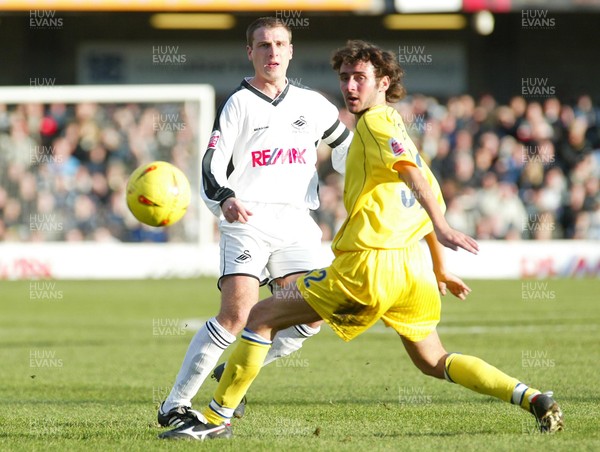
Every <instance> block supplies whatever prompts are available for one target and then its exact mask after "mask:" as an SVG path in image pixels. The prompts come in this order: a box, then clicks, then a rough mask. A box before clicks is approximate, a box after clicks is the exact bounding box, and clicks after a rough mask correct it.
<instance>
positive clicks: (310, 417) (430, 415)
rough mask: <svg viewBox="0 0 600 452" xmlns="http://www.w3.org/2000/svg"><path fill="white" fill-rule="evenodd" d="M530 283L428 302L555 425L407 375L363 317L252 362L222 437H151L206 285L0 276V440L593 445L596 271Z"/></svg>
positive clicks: (407, 367) (202, 314) (205, 392)
mask: <svg viewBox="0 0 600 452" xmlns="http://www.w3.org/2000/svg"><path fill="white" fill-rule="evenodd" d="M538 283H539V282H538ZM542 283H543V284H542V285H541V286H535V287H533V288H532V287H531V286H525V287H524V286H523V284H524V283H522V282H521V281H472V282H471V286H472V288H473V293H472V295H471V297H470V299H469V300H468V301H466V302H460V301H458V300H456V299H451V298H449V297H447V298H446V299H445V300H444V304H443V319H442V323H441V326H440V335H441V337H442V340H443V341H444V344H445V346H446V348H447V349H448V350H450V351H461V352H463V353H469V354H473V355H477V356H479V357H481V358H483V359H485V360H487V361H488V362H490V363H492V364H494V365H496V366H498V367H499V368H501V369H503V370H504V371H506V372H507V373H509V374H511V375H514V376H515V377H517V378H520V379H521V380H523V381H525V382H528V383H530V384H532V385H533V386H536V387H539V388H540V389H542V390H548V389H552V390H554V391H555V394H556V398H557V400H558V401H559V402H560V404H561V406H562V408H563V411H564V412H565V418H566V431H564V432H562V433H560V434H557V435H551V436H550V435H540V434H534V433H532V429H533V427H534V420H533V417H532V416H531V415H529V414H528V413H525V412H524V411H522V410H520V409H518V408H517V407H514V406H511V405H509V404H506V403H503V402H500V401H497V400H495V399H491V398H489V397H485V396H482V395H479V394H474V393H471V392H470V391H468V390H466V389H463V388H461V387H457V386H456V385H452V384H449V383H446V382H443V381H437V380H434V379H432V378H428V377H425V376H423V375H421V374H420V373H419V372H418V371H417V370H416V369H415V368H414V367H413V365H412V364H411V363H410V361H409V359H408V358H407V356H406V354H405V353H404V350H403V349H402V346H401V342H400V340H399V339H398V338H397V336H396V335H395V334H394V333H393V332H392V331H391V330H387V329H385V328H384V327H383V326H379V325H377V326H376V327H374V328H373V329H372V330H371V331H369V332H367V333H366V334H364V335H362V336H361V337H359V338H357V339H356V340H355V341H352V342H350V343H348V344H346V343H344V342H343V341H342V340H340V339H338V338H337V336H335V335H334V334H333V333H332V332H331V330H329V329H328V328H326V327H324V328H323V332H322V333H321V334H319V336H318V337H316V338H314V339H311V340H310V341H308V342H307V343H306V345H305V347H304V348H303V349H302V350H301V351H300V352H298V353H297V354H296V355H294V356H293V357H291V358H288V359H287V360H286V359H284V360H282V361H281V364H280V365H277V364H273V365H271V366H269V367H267V368H265V369H264V371H263V372H262V373H261V375H260V376H259V378H258V379H257V381H256V382H255V384H254V386H253V387H252V388H251V390H250V393H249V400H250V403H249V407H248V411H247V416H246V417H245V418H244V419H242V420H240V421H237V422H235V423H234V434H235V438H234V439H233V440H231V441H213V442H205V443H203V444H199V443H196V442H166V441H160V440H158V439H156V436H157V434H158V433H160V432H161V431H162V430H161V429H160V428H159V427H158V425H157V424H156V408H157V404H158V401H159V400H161V399H163V398H164V397H165V396H166V393H167V392H168V391H169V389H170V387H171V384H172V383H173V380H174V377H175V374H176V373H177V370H178V369H179V366H180V363H181V360H182V358H183V355H184V353H185V350H186V349H187V345H188V343H189V340H190V338H191V337H192V335H193V331H192V330H191V329H180V328H179V326H177V325H176V324H177V323H178V322H179V321H181V322H184V323H186V322H187V323H188V324H189V326H194V325H195V323H192V322H190V321H189V319H206V318H208V317H210V316H212V315H214V314H215V313H216V310H217V308H218V297H219V294H218V292H217V290H216V287H215V281H214V280H208V279H201V280H165V281H155V280H150V281H85V282H75V281H52V282H47V281H46V282H37V283H30V282H0V308H1V310H0V348H1V350H2V355H1V356H2V361H1V363H0V382H1V383H2V384H1V385H0V402H1V405H0V406H1V410H0V450H40V451H42V450H43V451H46V450H56V451H73V450H102V451H110V450H127V451H138V450H139V451H150V450H159V449H161V450H197V449H198V448H201V449H202V450H250V451H261V450H264V451H280V450H281V451H283V450H285V451H288V450H289V451H305V450H323V451H334V450H335V451H355V450H359V451H360V450H369V451H382V450H415V451H423V450H438V451H439V450H444V451H445V450H461V451H462V450H507V451H508V450H531V449H543V450H557V451H559V450H577V451H580V450H590V451H591V450H600V433H599V432H598V425H599V421H600V415H599V414H598V411H599V407H600V387H599V385H598V383H597V381H598V370H599V369H600V366H599V364H598V363H599V362H600V347H599V346H598V344H599V342H598V337H599V333H600V326H599V325H600V308H599V305H598V293H599V289H600V284H599V281H598V280H596V279H581V280H548V281H544V282H542ZM44 284H47V285H46V286H44ZM530 284H532V283H531V282H530ZM524 291H525V292H530V293H529V294H523V292H524ZM36 295H41V296H45V297H54V299H52V298H51V299H37V298H34V297H36ZM528 295H529V296H528ZM532 296H533V299H532V298H531V297H532ZM173 325H175V326H173ZM32 360H33V361H32ZM524 360H525V361H524ZM528 360H530V361H528ZM214 387H215V384H214V382H213V381H211V380H208V381H207V382H206V383H205V385H204V387H203V388H202V390H201V392H200V393H199V394H198V396H197V397H196V399H195V406H196V407H197V408H202V407H203V406H204V404H205V403H206V402H207V401H208V400H209V399H210V396H211V394H212V391H213V389H214Z"/></svg>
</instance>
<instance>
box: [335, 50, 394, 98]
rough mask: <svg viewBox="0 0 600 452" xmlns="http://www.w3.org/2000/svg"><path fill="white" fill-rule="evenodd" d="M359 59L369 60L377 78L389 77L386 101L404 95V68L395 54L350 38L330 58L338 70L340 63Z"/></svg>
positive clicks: (353, 61)
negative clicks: (344, 45)
mask: <svg viewBox="0 0 600 452" xmlns="http://www.w3.org/2000/svg"><path fill="white" fill-rule="evenodd" d="M359 61H365V62H368V61H370V62H371V64H372V65H373V67H374V68H375V76H376V77H377V78H381V77H384V76H386V75H387V76H388V77H389V78H390V87H389V88H388V90H387V91H386V93H385V100H386V101H388V102H390V103H394V102H398V101H399V100H400V99H402V98H403V97H404V96H405V95H406V90H405V89H404V86H402V77H403V76H404V70H403V69H402V68H401V67H400V63H398V60H397V59H396V55H394V53H393V52H390V51H388V50H383V49H380V48H379V47H377V46H376V45H375V44H371V43H369V42H365V41H361V40H359V39H351V40H349V41H348V42H346V47H342V48H341V49H338V50H336V51H335V53H334V54H333V57H332V58H331V66H332V67H333V70H334V71H336V72H339V70H340V67H341V66H342V64H344V63H346V64H355V63H357V62H359Z"/></svg>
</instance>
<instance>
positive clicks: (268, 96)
mask: <svg viewBox="0 0 600 452" xmlns="http://www.w3.org/2000/svg"><path fill="white" fill-rule="evenodd" d="M246 37H247V53H248V59H249V60H250V61H252V64H253V66H254V71H255V74H254V76H253V77H249V78H245V79H244V80H243V81H242V83H241V85H240V86H239V87H238V88H237V89H236V90H235V91H234V92H233V93H232V94H231V95H230V96H229V97H228V98H227V99H226V100H225V102H224V103H223V104H222V105H221V107H220V108H219V110H218V112H217V116H216V119H215V123H214V127H213V132H212V136H211V139H210V142H209V144H208V149H207V151H206V154H205V156H204V158H203V160H202V176H203V177H202V197H203V199H204V201H205V202H206V204H207V206H208V207H209V208H210V209H211V211H212V212H213V213H214V214H215V215H217V216H218V217H219V230H220V233H221V241H220V248H221V277H220V279H219V282H218V286H219V288H220V290H221V309H220V311H219V313H218V315H217V316H216V317H213V318H211V319H210V320H208V321H207V322H206V323H205V324H204V325H203V326H202V327H201V328H200V329H199V330H198V332H197V333H196V334H195V336H194V337H193V339H192V341H191V343H190V345H189V347H188V350H187V353H186V355H185V358H184V361H183V364H182V366H181V369H180V371H179V373H178V375H177V379H176V381H175V384H174V386H173V388H172V390H171V392H170V394H169V396H168V397H167V399H166V400H165V401H164V402H163V403H162V405H161V407H160V409H159V412H158V422H159V424H161V425H162V426H173V427H178V426H180V425H183V424H184V423H185V422H187V421H188V420H190V419H193V418H196V417H197V412H196V411H195V410H193V409H192V408H191V400H192V398H193V397H194V396H195V395H196V393H197V392H198V390H199V389H200V386H201V385H202V383H203V382H204V380H205V379H206V377H207V376H208V375H209V373H210V372H211V370H212V369H213V368H214V367H215V365H217V363H218V360H219V358H220V356H221V354H222V353H223V352H224V351H225V349H226V348H227V347H228V346H229V345H231V344H232V343H233V342H234V340H235V338H236V335H237V334H238V333H239V332H240V331H241V330H242V329H243V327H244V326H245V324H246V321H247V319H248V314H249V312H250V309H251V308H252V307H253V306H254V305H255V304H256V303H257V302H258V300H259V287H260V285H262V284H265V283H267V282H269V283H270V284H271V288H272V290H273V291H274V293H275V294H277V291H278V289H280V288H283V287H286V286H289V285H290V284H292V283H293V282H294V281H295V280H296V279H297V278H298V277H299V276H300V275H302V274H304V273H306V272H307V271H310V270H312V269H314V268H319V267H321V266H323V265H326V264H327V262H326V263H323V262H322V257H321V256H322V254H321V230H320V228H319V227H318V226H317V224H316V223H315V222H314V220H313V219H312V218H311V216H310V213H309V211H310V210H312V209H316V208H317V207H318V206H319V199H318V175H317V171H316V162H317V152H316V149H317V146H318V145H319V143H320V142H321V141H323V142H324V143H326V144H327V145H329V146H330V147H331V148H332V161H333V166H334V168H336V169H337V170H339V171H340V172H342V171H343V168H344V159H345V155H346V152H347V150H348V146H349V145H350V142H351V141H352V133H351V132H350V131H349V130H348V129H347V128H346V127H345V126H344V125H343V124H342V123H341V122H340V121H339V119H338V110H337V108H336V107H335V106H334V105H333V104H331V103H330V102H329V101H328V100H327V99H325V97H323V96H322V95H321V94H319V93H317V92H315V91H311V90H310V89H307V88H304V87H298V86H294V85H291V84H290V83H289V82H288V80H287V78H286V72H287V68H288V65H289V61H290V60H291V59H292V54H293V47H292V44H291V30H290V29H289V27H288V26H287V25H286V24H285V23H283V22H282V21H281V20H280V19H277V18H270V17H263V18H260V19H257V20H256V21H254V22H253V23H252V24H251V25H250V26H249V27H248V29H247V32H246ZM320 323H321V322H318V323H314V324H310V325H296V326H294V327H290V328H288V329H286V330H283V331H280V332H279V333H278V334H277V336H276V337H275V338H274V340H273V347H272V348H271V351H270V352H269V355H267V358H266V359H265V364H268V363H270V362H272V361H273V360H275V359H277V358H279V357H282V356H287V355H289V354H290V353H293V352H294V351H296V350H298V349H299V348H300V347H301V346H302V342H303V341H304V340H305V339H306V338H308V337H310V336H312V335H314V334H316V333H317V332H318V331H319V327H320ZM221 372H222V368H221ZM215 374H217V371H216V370H215ZM239 408H243V406H240V407H239ZM242 414H243V411H241V412H239V413H238V415H239V416H241V415H242Z"/></svg>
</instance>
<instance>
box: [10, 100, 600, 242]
mask: <svg viewBox="0 0 600 452" xmlns="http://www.w3.org/2000/svg"><path fill="white" fill-rule="evenodd" d="M395 107H396V108H397V109H398V111H399V112H400V114H401V115H402V117H403V119H404V122H405V124H406V128H407V132H408V134H409V135H410V136H411V138H412V139H413V141H414V142H415V144H416V145H417V147H418V148H419V149H420V150H421V153H422V157H423V158H424V159H425V160H426V161H427V163H428V164H429V165H430V166H431V168H432V170H433V172H434V174H435V175H436V177H437V178H438V180H439V181H440V184H441V186H442V191H443V194H444V198H445V200H446V204H447V212H446V216H447V219H448V222H449V223H450V225H451V226H453V227H455V228H457V229H459V230H461V231H463V232H465V233H467V234H470V235H472V236H473V237H476V238H477V239H510V240H520V239H536V240H545V239H600V193H599V192H600V190H599V188H600V187H599V186H600V183H599V180H600V108H598V107H597V106H595V105H594V104H593V102H592V99H591V98H590V97H589V96H587V95H582V96H580V97H579V98H578V99H577V100H576V101H575V102H574V103H572V104H569V103H563V102H561V101H560V100H559V99H556V98H548V99H544V100H541V101H538V100H528V99H524V98H523V97H519V96H517V97H514V98H512V99H511V100H510V101H509V102H508V104H507V105H502V104H499V103H498V102H497V101H496V100H495V99H494V98H493V97H492V96H491V95H485V96H482V97H480V98H479V99H477V100H476V99H474V98H473V97H471V96H469V95H461V96H457V97H453V98H450V99H448V101H447V102H445V103H442V102H440V101H438V100H436V99H435V98H432V97H425V96H421V95H415V96H411V97H409V98H406V99H404V100H402V101H401V102H399V103H398V104H396V105H395ZM192 114H193V113H192ZM189 115H190V110H189V108H187V107H186V108H184V107H183V106H182V105H180V104H179V105H178V104H155V105H146V104H135V103H129V104H122V105H114V104H100V103H81V104H77V105H64V104H58V103H56V104H49V105H43V104H21V105H3V104H0V241H20V242H23V241H62V240H65V241H82V240H86V241H122V242H139V241H193V240H195V239H196V236H195V234H196V233H197V232H196V231H197V230H198V227H197V222H198V213H197V212H198V211H197V210H196V209H192V210H190V212H188V214H187V215H186V217H184V219H183V220H182V221H181V222H180V223H179V224H177V225H175V226H172V227H170V228H165V229H156V228H150V227H145V226H142V225H140V224H139V223H138V222H137V221H135V219H134V218H133V217H132V215H131V214H130V213H129V212H128V210H127V207H126V204H125V185H126V182H127V177H128V175H129V173H130V172H131V171H133V169H135V168H136V167H137V166H138V165H139V164H141V163H144V162H147V161H151V160H168V161H171V162H173V163H174V164H175V165H177V166H178V167H180V168H182V169H183V170H184V171H185V172H186V174H187V175H188V177H189V178H190V182H191V183H192V186H196V187H198V177H199V175H198V172H197V169H198V167H199V161H198V158H199V157H198V153H197V148H198V142H197V131H196V130H195V128H194V127H193V124H195V121H194V120H193V119H191V118H189ZM341 118H342V120H343V121H344V122H345V123H346V125H347V126H348V127H350V128H352V127H353V116H352V115H350V114H348V113H347V112H345V111H343V110H342V112H341ZM204 145H205V143H200V146H201V147H204ZM318 171H319V175H320V178H321V185H320V198H321V207H320V208H319V210H317V211H316V212H314V217H315V219H316V221H317V222H318V223H319V225H320V226H321V229H322V230H323V238H324V239H325V240H329V239H331V238H332V237H333V235H334V234H335V232H336V231H337V228H338V227H339V226H340V224H341V222H342V221H343V220H344V218H345V215H346V213H345V210H344V207H343V203H342V193H343V177H342V176H340V175H339V174H337V173H335V172H334V171H333V169H332V167H331V163H330V161H329V154H328V152H327V149H326V148H324V147H322V148H320V157H319V166H318ZM194 199H195V200H196V202H201V201H200V199H199V197H198V196H195V197H194Z"/></svg>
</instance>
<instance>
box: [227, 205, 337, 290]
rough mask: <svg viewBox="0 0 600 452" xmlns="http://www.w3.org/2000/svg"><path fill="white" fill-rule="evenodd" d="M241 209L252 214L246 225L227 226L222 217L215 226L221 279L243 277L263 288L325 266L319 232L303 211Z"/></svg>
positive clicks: (274, 207) (271, 207)
mask: <svg viewBox="0 0 600 452" xmlns="http://www.w3.org/2000/svg"><path fill="white" fill-rule="evenodd" d="M244 205H245V206H246V208H247V209H249V210H250V211H251V212H252V213H253V215H252V216H250V219H249V221H248V222H247V223H239V222H235V223H228V222H227V221H226V220H224V219H223V218H222V217H221V221H220V223H219V230H220V233H221V240H220V247H221V278H222V277H223V276H227V275H247V276H252V277H254V278H256V279H258V280H259V281H260V283H261V285H263V284H266V283H267V282H269V281H270V280H273V279H277V278H281V277H284V276H287V275H290V274H294V273H301V272H308V271H310V270H313V269H315V268H319V267H322V266H324V265H327V264H328V262H327V261H325V262H324V257H323V250H322V247H321V235H322V234H321V229H320V228H319V226H317V224H316V223H315V221H314V220H313V219H312V217H311V216H310V214H309V211H308V210H307V209H297V208H294V207H290V206H285V205H273V204H257V203H244ZM219 287H220V280H219Z"/></svg>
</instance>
